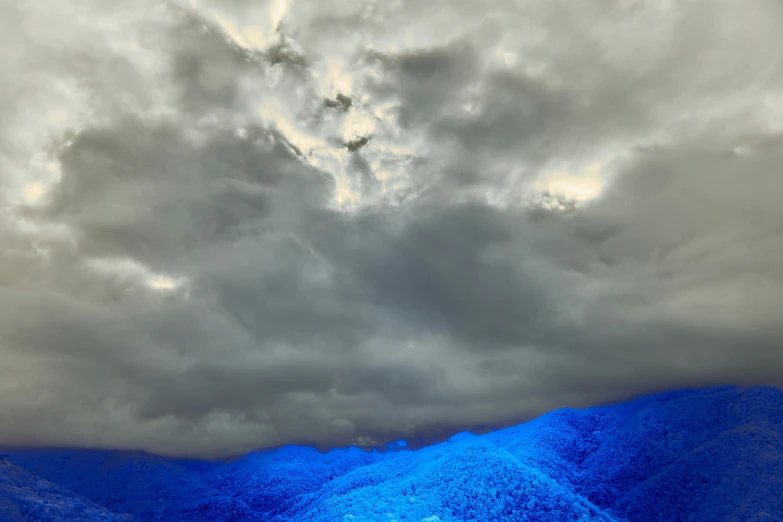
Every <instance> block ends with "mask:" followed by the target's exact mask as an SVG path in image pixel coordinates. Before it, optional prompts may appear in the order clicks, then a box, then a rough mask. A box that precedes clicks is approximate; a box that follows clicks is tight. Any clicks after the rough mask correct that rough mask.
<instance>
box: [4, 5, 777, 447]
mask: <svg viewBox="0 0 783 522" xmlns="http://www.w3.org/2000/svg"><path fill="white" fill-rule="evenodd" d="M781 26H783V9H781V8H780V6H779V5H778V4H777V3H774V2H763V1H753V2H730V1H725V2H718V1H702V2H699V1H688V2H643V1H619V0H617V1H609V0H607V1H596V2H587V3H586V2H570V1H558V2H552V1H544V0H542V1H525V0H517V1H510V0H508V1H506V0H495V1H492V2H472V1H467V0H464V1H452V0H448V1H447V0H434V1H428V2H419V1H412V0H411V1H408V0H397V1H374V0H363V1H355V0H345V1H342V0H330V1H319V2H306V1H302V0H271V1H270V0H267V1H266V2H259V1H255V0H254V1H249V0H248V1H245V0H223V1H218V0H191V1H189V2H188V1H185V0H180V1H170V2H159V1H153V0H141V1H138V0H134V1H132V2H130V1H128V2H125V1H121V2H109V3H107V2H101V1H98V0H85V1H59V0H58V1H54V0H52V1H46V2H44V1H41V2H15V1H4V2H0V35H2V36H0V41H1V42H2V45H0V66H2V70H3V82H2V86H0V122H1V123H0V183H1V185H0V241H1V242H2V250H1V251H0V310H2V313H0V444H2V445H18V444H21V445H58V446H90V447H114V448H142V449H146V450H150V451H153V452H160V453H166V454H182V455H184V454H188V455H198V456H224V455H230V454H236V453H239V452H242V451H247V450H251V449H254V448H258V447H266V446H274V445H279V444H285V443H312V444H317V445H319V446H320V447H328V446H333V445H348V444H354V443H356V444H361V445H372V444H382V443H384V442H387V441H389V440H395V439H399V438H415V437H422V438H424V439H427V438H429V439H433V438H439V437H444V436H447V435H450V434H451V433H453V432H455V431H458V430H461V429H465V428H471V427H475V426H479V425H499V424H503V423H508V422H512V421H514V420H520V419H524V418H529V417H531V416H533V415H536V414H539V413H541V412H543V411H545V410H549V409H552V408H557V407H563V406H585V405H589V404H593V403H597V402H602V401H608V400H615V399H622V398H625V397H627V396H630V395H633V394H636V393H642V392H647V391H652V390H656V389H662V388H669V387H685V386H701V385H709V384H718V383H736V384H761V383H766V384H774V385H781V384H783V377H781V374H780V372H779V368H781V367H783V345H782V344H781V339H783V326H782V323H781V321H780V311H781V310H783V263H782V262H781V261H783V204H781V199H780V198H781V194H783V176H782V175H781V171H780V169H781V165H783V95H781V92H783V51H782V50H783V35H781V32H780V27H781Z"/></svg>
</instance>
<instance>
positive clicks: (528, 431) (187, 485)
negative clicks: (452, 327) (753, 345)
mask: <svg viewBox="0 0 783 522" xmlns="http://www.w3.org/2000/svg"><path fill="white" fill-rule="evenodd" d="M0 520H2V521H6V520H8V521H25V520H26V521H31V522H32V521H47V520H79V521H88V520H96V521H97V520H100V521H118V522H119V521H122V522H130V521H135V522H146V521H166V522H175V521H183V522H184V521H188V522H191V521H205V522H206V521H209V522H213V521H259V522H266V521H274V522H283V521H286V522H288V521H292V522H296V521H313V522H321V521H324V522H325V521H329V522H332V521H341V522H362V521H380V522H392V521H395V520H396V521H397V522H409V521H415V522H420V521H425V522H435V521H442V522H450V521H455V522H456V521H464V522H469V521H470V522H472V521H476V522H488V521H493V522H494V521H500V522H504V521H509V522H510V521H514V522H516V521H547V522H550V521H552V522H557V521H569V522H587V521H617V522H621V521H628V522H637V521H638V522H656V521H672V522H674V521H690V522H700V521H704V522H717V521H729V522H734V521H736V522H751V521H753V522H783V390H780V389H778V388H770V387H758V388H744V389H743V388H735V387H724V388H715V389H708V390H682V391H675V392H668V393H663V394H658V395H654V396H648V397H643V398H640V399H637V400H635V401H632V402H629V403H624V404H619V405H614V406H607V407H600V408H590V409H585V410H558V411H555V412H552V413H549V414H547V415H544V416H542V417H539V418H537V419H535V420H533V421H531V422H528V423H525V424H521V425H518V426H514V427H512V428H508V429H505V430H501V431H496V432H493V433H489V434H486V435H480V436H474V435H470V434H460V435H458V436H455V437H453V438H452V439H451V440H449V441H448V442H445V443H442V444H437V445H434V446H429V447H426V448H423V449H420V450H417V451H408V450H402V451H389V452H384V453H380V452H377V451H375V452H372V453H368V452H364V451H361V450H359V449H357V448H349V449H345V450H334V451H331V452H329V453H327V454H321V453H318V452H317V451H316V450H314V449H311V448H302V447H292V446H289V447H285V448H282V449H279V450H276V451H269V452H254V453H250V454H248V455H246V456H244V457H242V458H240V459H238V460H235V461H233V462H230V463H227V464H219V463H197V462H192V461H190V462H187V461H178V460H175V459H166V458H162V457H156V456H153V455H149V454H144V453H130V452H110V451H87V450H82V451H73V450H70V451H65V450H57V451H54V450H45V451H44V450H36V451H8V452H3V453H2V454H0Z"/></svg>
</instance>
